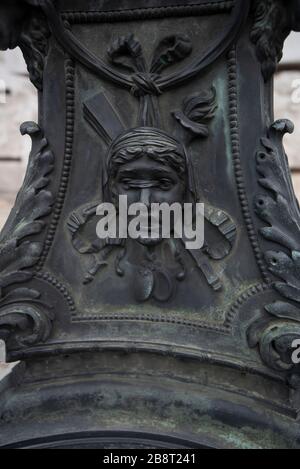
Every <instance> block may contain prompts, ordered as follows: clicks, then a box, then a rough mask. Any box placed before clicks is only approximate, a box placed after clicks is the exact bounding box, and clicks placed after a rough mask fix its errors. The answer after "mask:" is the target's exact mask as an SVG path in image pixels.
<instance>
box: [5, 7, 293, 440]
mask: <svg viewBox="0 0 300 469" xmlns="http://www.w3.org/2000/svg"><path fill="white" fill-rule="evenodd" d="M299 28H300V2H299V1H296V0H290V1H283V0H252V1H250V0H227V1H221V0H210V1H207V0H184V1H183V0H121V1H115V0H110V1H108V0H72V1H71V0H57V1H56V2H55V1H52V0H30V1H29V0H28V1H25V0H24V1H17V0H14V1H8V0H4V1H2V2H1V5H0V48H1V49H3V50H5V49H7V48H14V47H16V46H20V47H21V49H22V51H23V53H24V57H25V59H26V62H27V65H28V70H29V74H30V79H31V80H32V82H33V83H34V85H35V86H36V87H37V89H38V90H39V123H38V124H35V123H25V124H23V125H22V127H21V133H22V134H24V135H25V134H27V135H29V136H30V137H31V139H32V151H31V155H30V161H29V165H28V170H27V174H26V177H25V180H24V183H23V186H22V188H21V190H20V192H19V195H18V197H17V200H16V204H15V207H14V209H13V210H12V212H11V215H10V217H9V219H8V221H7V223H6V225H5V227H4V229H3V231H2V233H1V236H0V338H3V339H4V340H5V341H6V345H7V351H8V359H9V361H15V360H22V362H21V364H20V365H19V367H17V368H16V369H15V372H14V373H13V375H12V376H11V377H10V379H7V380H6V383H5V386H4V385H2V387H1V388H0V392H1V399H0V446H2V447H7V446H9V447H96V448H121V447H124V448H126V447H127V448H128V447H131V448H143V447H146V448H161V447H165V448H178V447H181V448H196V447H199V448H203V447H206V448H207V447H209V448H260V447H262V448H277V447H283V448H291V447H292V448H293V447H294V448H296V447H297V448H299V447H300V426H299V416H298V414H299V405H300V390H299V385H300V380H299V365H296V364H294V363H292V353H293V348H292V343H293V341H294V340H295V339H300V307H299V303H300V231H299V230H300V213H299V206H298V202H297V200H296V197H295V195H294V192H293V187H292V183H291V178H290V173H289V168H288V163H287V159H286V156H285V152H284V149H283V146H282V137H283V135H284V134H285V133H286V132H289V133H290V132H292V130H293V126H292V124H291V123H290V122H288V121H277V122H275V123H273V111H272V100H273V96H272V76H273V74H274V71H275V70H276V65H277V63H278V61H279V60H280V58H281V53H282V46H283V42H284V40H285V38H286V37H287V35H288V34H289V33H290V31H291V30H292V29H294V30H298V29H299ZM120 195H127V196H128V200H129V201H130V202H135V203H136V202H143V203H145V204H150V203H151V202H168V203H173V202H178V203H180V204H183V203H184V202H192V203H193V204H195V203H196V202H203V203H204V204H205V244H204V247H203V248H202V249H199V250H190V249H187V248H186V246H185V243H184V241H185V240H184V239H175V238H174V237H171V239H168V240H163V239H160V238H158V239H155V240H150V239H138V240H132V239H129V240H126V242H125V241H124V240H123V239H114V240H112V239H108V240H107V241H105V242H103V241H100V240H99V238H97V236H96V224H97V221H98V220H99V217H98V216H97V213H96V209H97V206H98V205H99V203H100V202H112V203H113V204H114V205H115V207H116V208H117V209H120V207H118V200H119V199H118V197H119V196H120Z"/></svg>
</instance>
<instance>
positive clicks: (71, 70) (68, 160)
mask: <svg viewBox="0 0 300 469" xmlns="http://www.w3.org/2000/svg"><path fill="white" fill-rule="evenodd" d="M65 76H66V134H65V155H64V162H63V168H62V174H61V180H60V186H59V191H58V195H57V197H56V201H55V205H54V208H53V215H52V219H51V223H50V226H49V228H48V230H47V236H46V240H45V245H44V249H43V252H42V254H41V257H40V259H39V262H38V264H37V271H40V270H41V269H42V268H43V266H44V264H45V262H46V259H47V256H48V254H49V251H50V248H51V246H52V243H53V240H54V237H55V233H56V230H57V225H58V222H59V220H60V215H61V212H62V209H63V205H64V201H65V197H66V192H67V189H68V183H69V176H70V170H71V164H72V156H73V140H74V116H75V86H74V80H75V64H74V61H73V60H72V59H70V58H69V57H68V58H67V59H66V61H65Z"/></svg>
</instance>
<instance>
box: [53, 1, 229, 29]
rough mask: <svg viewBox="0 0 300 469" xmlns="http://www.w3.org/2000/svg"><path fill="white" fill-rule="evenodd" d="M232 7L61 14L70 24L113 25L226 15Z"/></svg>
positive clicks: (222, 4) (209, 4)
mask: <svg viewBox="0 0 300 469" xmlns="http://www.w3.org/2000/svg"><path fill="white" fill-rule="evenodd" d="M233 6H234V1H233V0H227V1H223V2H219V3H216V2H207V3H203V4H201V5H197V4H193V5H173V6H161V7H148V8H147V7H146V8H134V9H131V10H119V11H116V10H115V11H113V10H110V11H89V12H84V11H72V12H65V13H63V14H62V18H63V19H64V20H66V21H68V22H69V23H70V24H90V23H113V22H118V21H120V22H123V21H132V20H146V19H159V18H176V17H187V16H195V15H204V14H215V13H228V12H230V11H231V10H232V8H233Z"/></svg>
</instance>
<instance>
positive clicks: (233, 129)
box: [228, 47, 271, 284]
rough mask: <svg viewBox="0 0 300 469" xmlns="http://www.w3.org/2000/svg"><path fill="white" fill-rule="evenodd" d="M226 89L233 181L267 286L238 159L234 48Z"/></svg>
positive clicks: (229, 62)
mask: <svg viewBox="0 0 300 469" xmlns="http://www.w3.org/2000/svg"><path fill="white" fill-rule="evenodd" d="M228 77H229V83H228V89H229V123H230V134H231V145H232V157H233V164H234V171H235V179H236V184H237V191H238V196H239V200H240V204H241V208H242V212H243V216H244V220H245V225H246V228H247V232H248V237H249V240H250V243H251V245H252V248H253V251H254V255H255V258H256V261H257V265H258V267H259V269H260V272H261V275H262V278H263V281H264V282H265V283H267V284H270V283H271V280H270V278H269V275H268V273H267V268H266V265H265V262H264V260H263V257H262V253H261V249H260V246H259V243H258V238H257V235H256V232H255V229H254V224H253V221H252V216H251V212H250V209H249V203H248V199H247V193H246V185H245V180H244V176H243V169H242V164H241V158H240V156H241V155H240V136H239V121H238V85H237V59H236V48H235V47H234V48H232V49H231V51H230V52H229V54H228Z"/></svg>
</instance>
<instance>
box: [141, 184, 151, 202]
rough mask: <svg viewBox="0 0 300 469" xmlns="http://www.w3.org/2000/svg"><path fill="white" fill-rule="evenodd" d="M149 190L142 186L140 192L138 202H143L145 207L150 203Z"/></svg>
mask: <svg viewBox="0 0 300 469" xmlns="http://www.w3.org/2000/svg"><path fill="white" fill-rule="evenodd" d="M150 197H151V191H150V189H149V188H144V189H142V190H141V193H140V202H141V203H142V204H145V205H146V206H147V207H148V206H149V205H150Z"/></svg>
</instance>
